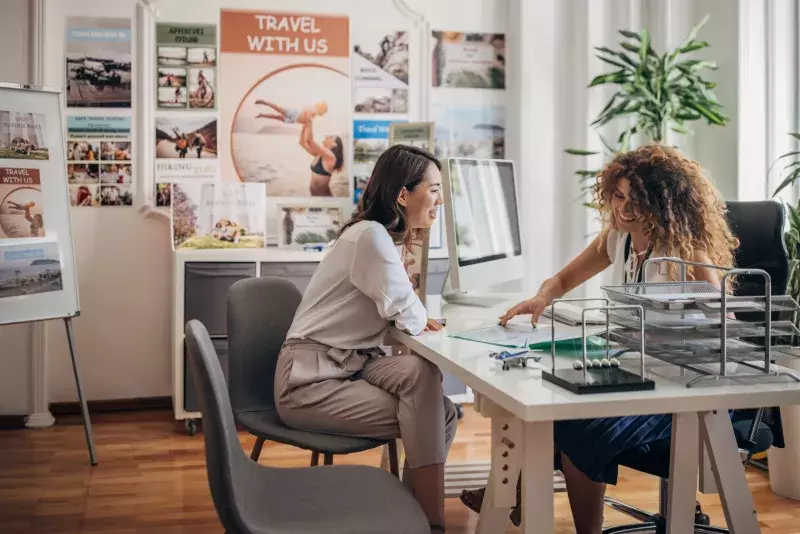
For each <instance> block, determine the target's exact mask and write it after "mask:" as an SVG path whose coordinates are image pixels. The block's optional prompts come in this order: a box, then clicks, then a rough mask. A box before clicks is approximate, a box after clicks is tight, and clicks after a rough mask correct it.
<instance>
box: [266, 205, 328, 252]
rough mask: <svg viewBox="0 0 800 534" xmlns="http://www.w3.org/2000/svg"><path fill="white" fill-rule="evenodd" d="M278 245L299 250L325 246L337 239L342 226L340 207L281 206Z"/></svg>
mask: <svg viewBox="0 0 800 534" xmlns="http://www.w3.org/2000/svg"><path fill="white" fill-rule="evenodd" d="M278 208H279V213H280V222H279V224H280V229H279V231H278V245H279V246H282V247H291V248H297V249H303V248H308V247H311V246H324V245H326V244H328V243H330V242H331V241H334V240H335V239H336V236H337V235H338V234H339V230H340V228H341V226H342V223H343V221H342V209H341V208H340V207H339V206H323V205H302V204H298V205H287V204H282V205H279V207H278Z"/></svg>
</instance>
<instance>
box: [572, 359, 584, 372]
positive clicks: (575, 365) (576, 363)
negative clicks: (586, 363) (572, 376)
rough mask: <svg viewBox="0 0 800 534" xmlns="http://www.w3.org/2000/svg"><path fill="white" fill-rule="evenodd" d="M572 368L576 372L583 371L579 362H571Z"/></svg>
mask: <svg viewBox="0 0 800 534" xmlns="http://www.w3.org/2000/svg"><path fill="white" fill-rule="evenodd" d="M572 368H573V369H575V370H576V371H580V370H581V369H583V362H582V361H580V360H575V361H574V362H572Z"/></svg>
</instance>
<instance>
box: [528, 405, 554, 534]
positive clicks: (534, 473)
mask: <svg viewBox="0 0 800 534" xmlns="http://www.w3.org/2000/svg"><path fill="white" fill-rule="evenodd" d="M522 434H523V437H522V442H523V448H522V450H523V455H522V531H523V532H524V533H525V534H534V533H537V534H538V533H541V532H553V531H554V530H555V518H554V516H555V509H554V504H553V454H554V452H553V423H552V422H551V421H546V422H542V423H524V425H523V431H522Z"/></svg>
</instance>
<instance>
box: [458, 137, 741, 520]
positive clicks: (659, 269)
mask: <svg viewBox="0 0 800 534" xmlns="http://www.w3.org/2000/svg"><path fill="white" fill-rule="evenodd" d="M595 198H596V201H597V203H598V205H599V210H600V215H601V218H602V222H603V230H602V232H601V233H600V235H599V236H598V237H597V238H596V239H595V240H594V242H593V243H592V244H591V245H590V246H589V247H587V248H586V250H584V251H583V252H582V253H581V254H580V255H579V256H578V257H577V258H575V259H574V260H573V261H572V262H570V263H569V264H568V265H567V266H566V267H564V268H563V269H562V270H561V271H560V272H559V273H558V274H556V275H555V276H553V277H552V278H550V279H548V280H546V281H545V282H544V283H543V284H542V285H541V287H540V288H539V291H538V293H537V294H536V296H534V297H533V298H531V299H529V300H526V301H524V302H521V303H520V304H517V305H516V306H514V307H513V308H511V309H509V310H508V311H507V312H506V313H505V314H504V315H503V316H502V317H500V323H501V324H505V323H506V322H507V321H508V320H509V319H511V318H512V317H514V316H517V315H531V323H533V324H536V323H537V321H538V320H539V317H540V315H541V314H542V312H543V311H544V309H545V308H546V307H547V306H548V305H550V304H551V303H552V302H553V300H555V299H557V298H560V297H562V296H564V295H565V294H567V293H568V292H570V291H572V290H573V289H575V288H576V287H578V286H579V285H580V284H582V283H583V282H585V281H587V280H589V279H590V278H591V277H593V276H595V275H596V274H599V273H600V272H602V271H603V270H605V269H606V268H607V267H611V269H612V273H611V274H612V280H613V282H612V283H613V284H615V285H620V284H632V283H637V282H641V281H642V279H643V274H642V265H643V264H644V262H645V261H646V260H647V258H649V257H665V256H670V257H678V258H681V259H684V260H687V261H693V262H699V263H706V264H708V263H711V264H714V265H717V266H722V267H732V263H733V251H734V249H736V247H738V242H737V240H736V239H735V238H734V237H733V235H732V233H731V231H730V229H729V227H728V224H727V221H726V218H725V207H724V204H723V202H722V200H721V199H720V197H719V195H718V193H717V191H716V189H715V188H714V186H713V184H712V183H711V182H710V181H709V179H708V178H706V177H705V176H704V175H703V172H702V170H701V168H700V166H699V165H698V164H697V163H696V162H694V161H691V160H689V159H687V158H685V157H684V156H682V155H681V154H680V153H679V152H678V151H677V150H675V149H672V148H668V147H665V146H662V145H659V144H650V145H646V146H643V147H641V148H638V149H636V150H632V151H630V152H627V153H623V154H619V155H617V156H616V157H615V158H614V159H612V160H611V161H610V162H609V163H608V164H607V165H606V167H605V168H604V169H603V170H602V171H601V173H600V175H599V176H598V180H597V185H596V187H595ZM679 276H680V275H679V266H677V265H676V264H674V263H662V264H656V263H651V264H648V266H647V273H646V280H647V281H648V282H660V281H674V280H677V279H679ZM687 277H688V278H689V279H690V280H704V281H708V282H710V283H711V284H713V285H715V286H716V287H718V288H719V286H720V277H719V275H718V271H717V270H716V269H711V268H707V267H689V268H688V269H687ZM671 430H672V416H671V415H670V414H664V415H642V416H630V417H608V418H602V419H584V420H571V421H557V422H556V423H555V424H554V439H555V466H556V469H560V470H561V471H562V472H563V473H564V478H565V481H566V485H567V493H568V495H569V502H570V506H571V508H572V517H573V520H574V521H575V527H576V531H577V533H578V534H596V533H599V532H601V530H602V526H603V497H604V495H605V490H606V484H616V483H617V469H618V466H619V464H618V457H619V455H621V454H622V453H624V452H626V451H629V450H631V449H636V448H640V447H645V446H647V445H649V444H651V443H653V442H655V441H658V440H663V439H669V438H670V434H671ZM518 489H519V488H518ZM483 493H484V490H482V489H481V490H476V491H464V492H463V493H462V495H461V500H462V501H463V502H464V504H466V505H467V506H469V507H470V508H471V509H473V510H475V511H476V512H479V511H480V506H481V502H482V500H483ZM512 520H513V521H514V522H515V523H516V524H517V525H519V520H520V514H519V494H518V504H517V507H516V508H515V509H514V511H513V512H512Z"/></svg>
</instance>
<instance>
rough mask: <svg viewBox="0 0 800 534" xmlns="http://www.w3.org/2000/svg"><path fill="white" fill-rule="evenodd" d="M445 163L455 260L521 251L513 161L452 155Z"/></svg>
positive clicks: (475, 259) (499, 256)
mask: <svg viewBox="0 0 800 534" xmlns="http://www.w3.org/2000/svg"><path fill="white" fill-rule="evenodd" d="M448 165H449V169H448V170H449V174H450V191H451V200H450V202H451V203H452V210H453V219H454V223H455V234H456V248H457V250H458V264H459V265H460V266H461V267H465V266H468V265H475V264H478V263H483V262H487V261H493V260H498V259H502V258H507V257H512V256H519V255H521V254H522V246H521V244H520V232H519V216H518V213H517V200H516V199H517V193H516V187H515V184H514V166H513V164H512V162H510V161H497V160H488V159H459V158H454V159H449V160H448Z"/></svg>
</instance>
